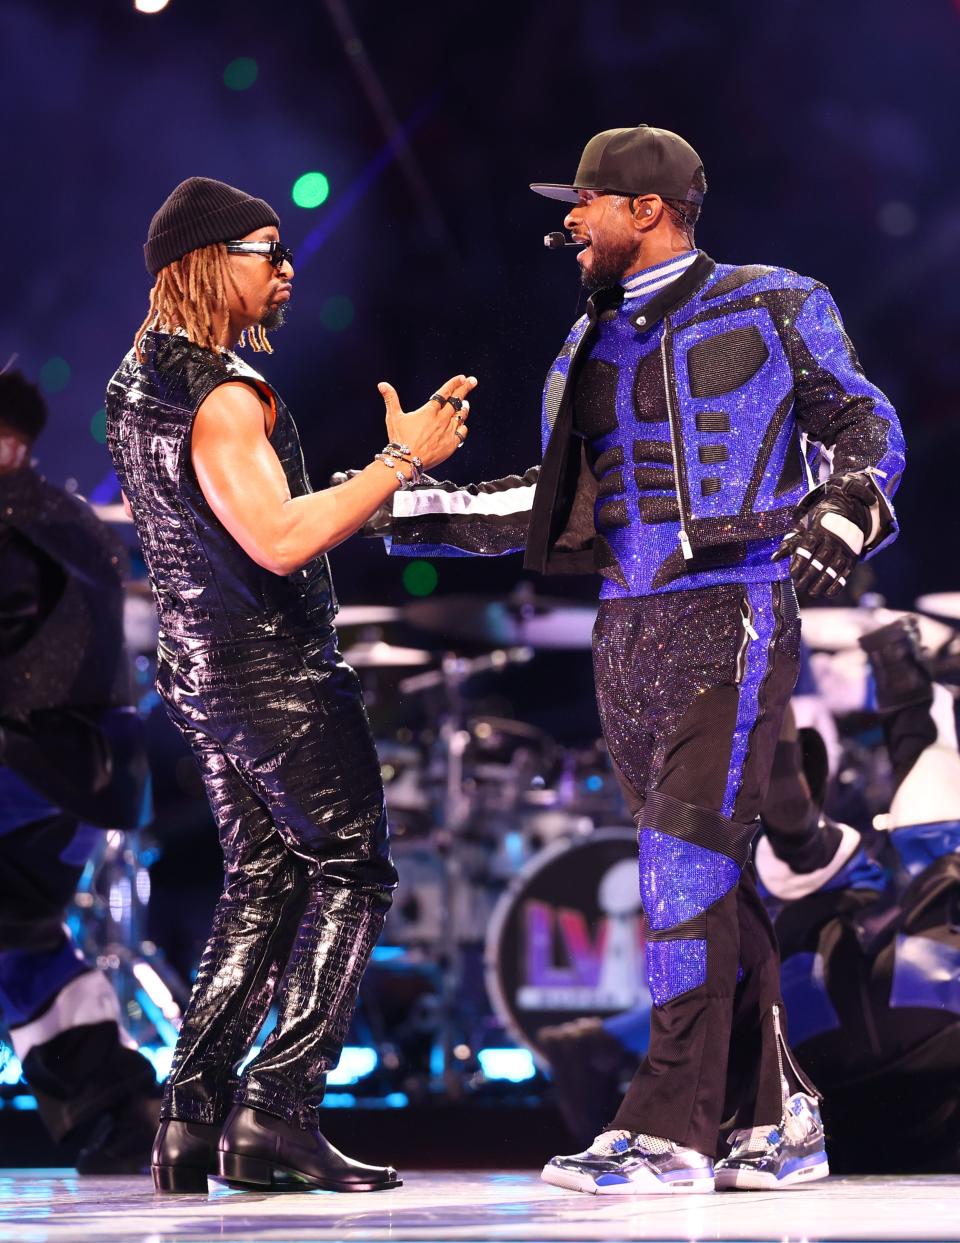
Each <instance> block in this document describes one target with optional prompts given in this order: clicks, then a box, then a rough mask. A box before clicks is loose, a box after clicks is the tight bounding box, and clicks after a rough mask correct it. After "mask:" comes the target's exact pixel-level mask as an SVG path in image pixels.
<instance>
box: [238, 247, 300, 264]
mask: <svg viewBox="0 0 960 1243" xmlns="http://www.w3.org/2000/svg"><path fill="white" fill-rule="evenodd" d="M227 254H228V255H263V257H264V258H265V259H266V260H267V261H268V262H269V263H270V264H271V265H272V266H273V267H275V268H280V267H282V266H283V265H284V264H285V263H289V264H290V266H291V267H293V251H292V250H291V249H290V247H289V246H281V245H280V243H279V242H227Z"/></svg>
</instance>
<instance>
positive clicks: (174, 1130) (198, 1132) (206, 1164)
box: [150, 1118, 220, 1195]
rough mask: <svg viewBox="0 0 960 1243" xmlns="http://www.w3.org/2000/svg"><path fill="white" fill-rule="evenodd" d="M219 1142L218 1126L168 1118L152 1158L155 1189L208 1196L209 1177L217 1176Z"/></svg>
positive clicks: (151, 1164)
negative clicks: (210, 1175) (211, 1175)
mask: <svg viewBox="0 0 960 1243" xmlns="http://www.w3.org/2000/svg"><path fill="white" fill-rule="evenodd" d="M219 1138H220V1126H219V1124H217V1123H212V1122H180V1121H178V1120H177V1119H176V1118H164V1120H163V1121H162V1122H161V1123H160V1129H159V1130H158V1131H157V1137H156V1139H155V1140H154V1141H153V1152H152V1153H151V1154H150V1168H151V1171H152V1173H153V1186H154V1189H155V1190H156V1191H178V1192H181V1193H192V1194H193V1195H206V1193H207V1175H208V1174H213V1175H216V1173H217V1140H218V1139H219Z"/></svg>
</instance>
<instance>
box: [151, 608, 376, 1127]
mask: <svg viewBox="0 0 960 1243" xmlns="http://www.w3.org/2000/svg"><path fill="white" fill-rule="evenodd" d="M159 654H160V661H159V671H158V678H157V687H158V690H159V692H160V694H161V696H162V697H163V699H164V701H165V703H166V706H167V709H168V711H169V713H170V716H171V718H172V719H173V721H174V723H175V724H176V725H177V726H178V727H179V728H180V730H181V731H182V732H183V734H184V737H185V738H186V739H187V741H188V742H189V743H190V745H191V747H192V749H193V753H194V755H195V756H196V758H197V762H198V763H199V765H200V769H201V772H202V775H203V780H204V784H205V786H206V790H207V796H208V798H209V800H210V806H211V808H212V809H213V813H214V816H215V818H216V821H217V825H218V828H219V833H220V842H221V845H222V848H223V855H224V864H225V882H224V888H223V893H222V894H221V897H220V900H219V902H218V904H217V908H216V911H215V913H214V918H213V928H212V930H211V933H210V939H209V941H208V942H207V946H206V949H205V950H204V953H203V956H202V958H201V961H200V968H199V973H198V975H197V980H196V983H195V985H194V989H193V995H192V997H191V999H190V1004H189V1007H188V1009H187V1013H186V1015H185V1017H184V1021H183V1027H182V1029H181V1032H180V1038H179V1040H178V1042H177V1048H176V1052H175V1055H174V1060H173V1068H172V1070H171V1074H170V1078H169V1080H168V1082H167V1086H166V1093H165V1097H164V1103H163V1110H162V1115H163V1116H164V1117H168V1118H179V1119H182V1120H192V1121H197V1122H219V1121H220V1120H221V1119H222V1118H223V1116H224V1114H225V1113H226V1111H227V1109H228V1108H229V1107H230V1104H231V1103H232V1100H237V1101H240V1102H243V1103H244V1104H247V1105H251V1106H254V1107H255V1108H257V1109H263V1110H266V1111H267V1112H269V1113H273V1114H276V1115H277V1116H278V1117H282V1118H284V1119H286V1120H287V1121H292V1122H297V1123H299V1124H300V1125H304V1126H306V1125H310V1124H311V1123H315V1112H314V1111H315V1108H316V1106H317V1105H318V1104H319V1103H320V1101H321V1100H322V1098H323V1090H324V1082H325V1072H326V1071H327V1070H328V1069H329V1068H330V1067H331V1066H332V1065H334V1064H335V1063H336V1061H337V1059H338V1057H339V1055H340V1050H341V1048H342V1046H343V1041H344V1039H345V1037H346V1033H347V1028H348V1025H349V1022H350V1019H351V1017H352V1014H353V1010H354V1007H355V1004H356V997H357V989H358V987H359V983H360V978H361V976H362V975H363V971H364V968H365V966H366V963H367V960H368V958H369V956H370V953H371V951H372V949H373V946H374V944H375V943H376V940H377V937H378V936H379V934H380V930H381V928H382V926H383V920H384V917H385V915H386V912H387V909H388V908H389V905H390V901H391V894H392V891H393V889H394V887H395V885H396V879H397V877H396V872H395V870H394V868H393V864H392V863H391V861H390V850H389V842H388V833H387V819H386V812H385V808H384V800H383V786H382V783H381V779H380V768H379V763H378V761H377V754H376V750H375V748H374V744H373V738H372V736H371V733H370V726H369V723H368V721H367V717H366V712H365V710H364V706H363V699H362V696H361V691H360V685H359V681H358V679H357V676H356V674H355V673H354V671H353V670H352V669H351V668H350V667H349V666H347V665H346V664H344V662H343V660H342V658H341V656H340V653H339V651H338V649H337V639H336V632H335V631H334V630H333V629H332V628H329V629H326V630H324V631H323V632H321V633H320V634H318V635H309V636H307V635H298V636H279V637H269V638H264V639H262V640H261V639H258V640H255V641H249V642H232V643H223V642H219V643H209V644H208V643H200V644H197V643H195V642H194V643H189V642H185V641H184V640H182V639H181V640H177V642H176V646H173V645H172V644H171V643H170V642H169V640H164V639H161V644H160V653H159ZM274 1000H275V1001H276V1005H277V1010H278V1018H277V1025H276V1029H275V1030H274V1032H273V1033H272V1034H271V1035H270V1037H269V1039H268V1040H267V1042H266V1043H265V1045H264V1047H263V1049H262V1050H261V1051H260V1053H259V1054H258V1056H257V1057H256V1058H255V1059H254V1060H253V1061H252V1062H251V1063H250V1065H249V1066H248V1067H247V1069H246V1072H245V1074H244V1076H243V1077H242V1079H241V1080H240V1081H239V1082H237V1080H236V1078H235V1067H236V1065H237V1063H238V1062H239V1061H240V1059H241V1058H242V1057H243V1056H244V1054H245V1053H246V1052H247V1050H248V1049H249V1047H250V1045H251V1044H252V1043H253V1041H254V1039H255V1037H256V1035H257V1033H258V1031H259V1030H260V1027H261V1025H262V1024H263V1021H264V1019H265V1017H266V1015H267V1011H268V1010H269V1008H270V1006H271V1003H272V1002H273V1001H274Z"/></svg>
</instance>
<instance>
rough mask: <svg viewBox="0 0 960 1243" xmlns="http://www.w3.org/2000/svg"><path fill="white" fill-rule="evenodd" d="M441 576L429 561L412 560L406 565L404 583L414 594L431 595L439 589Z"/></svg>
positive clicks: (411, 593)
mask: <svg viewBox="0 0 960 1243" xmlns="http://www.w3.org/2000/svg"><path fill="white" fill-rule="evenodd" d="M439 581H440V576H439V575H438V574H437V571H436V567H435V566H433V565H431V564H430V562H429V561H411V562H410V564H409V565H408V566H405V567H404V571H403V585H404V587H406V589H407V591H409V593H410V595H412V596H429V595H432V594H433V593H434V592H435V591H436V589H437V583H438V582H439Z"/></svg>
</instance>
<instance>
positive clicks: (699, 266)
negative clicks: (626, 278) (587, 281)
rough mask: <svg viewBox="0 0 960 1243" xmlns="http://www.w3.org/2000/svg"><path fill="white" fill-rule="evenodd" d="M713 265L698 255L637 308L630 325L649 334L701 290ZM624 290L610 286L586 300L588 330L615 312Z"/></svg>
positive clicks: (709, 260) (702, 255)
mask: <svg viewBox="0 0 960 1243" xmlns="http://www.w3.org/2000/svg"><path fill="white" fill-rule="evenodd" d="M716 266H717V265H716V263H715V262H714V261H713V260H712V259H711V258H710V256H709V255H707V254H705V253H704V252H703V251H702V250H701V251H700V253H699V255H698V256H697V258H696V259H695V260H694V262H693V263H691V264H690V266H689V267H688V268H687V270H686V271H685V272H683V273H682V274H681V275H680V276H678V277H677V279H676V280H675V281H671V282H670V284H669V285H667V286H666V288H665V289H661V290H660V292H659V293H657V294H654V295H653V297H652V298H651V299H650V301H649V302H645V303H644V304H643V306H642V307H638V308H637V311H636V314H634V315H631V316H630V322H631V323H632V324H633V326H634V328H636V329H637V331H638V332H649V331H650V329H651V328H653V327H654V326H655V325H656V324H658V323H659V322H660V320H661V319H663V317H664V316H665V315H670V314H672V312H673V311H675V310H676V309H677V307H678V306H680V305H681V304H682V303H684V302H686V301H687V299H688V298H690V297H691V296H692V295H693V294H695V293H697V291H698V290H700V289H702V288H703V286H704V285H705V284H706V283H707V281H708V280H709V278H710V276H711V275H712V273H713V270H714V268H715V267H716ZM623 295H624V288H623V286H622V285H611V286H610V287H609V288H608V289H598V290H597V292H596V293H594V294H591V295H590V297H589V298H588V299H587V318H588V319H589V321H590V324H591V326H592V325H593V324H595V323H596V322H597V320H598V319H599V318H600V316H601V315H603V314H605V313H606V312H607V311H613V310H616V309H617V307H619V306H620V305H621V304H622V303H623Z"/></svg>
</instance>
